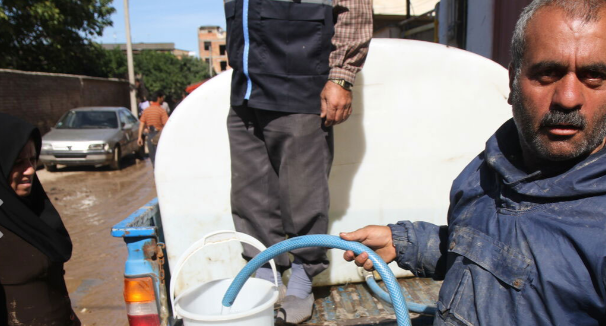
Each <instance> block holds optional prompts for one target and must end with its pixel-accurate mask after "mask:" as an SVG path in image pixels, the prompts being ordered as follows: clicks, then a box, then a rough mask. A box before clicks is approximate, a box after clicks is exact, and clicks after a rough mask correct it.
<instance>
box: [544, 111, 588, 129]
mask: <svg viewBox="0 0 606 326" xmlns="http://www.w3.org/2000/svg"><path fill="white" fill-rule="evenodd" d="M560 125H566V126H567V127H573V128H577V129H585V127H586V126H587V120H585V117H583V116H582V115H581V113H579V110H574V111H568V112H565V111H560V110H553V111H549V112H548V113H547V114H546V115H545V116H544V117H543V119H541V127H557V126H560Z"/></svg>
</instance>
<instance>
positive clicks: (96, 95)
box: [0, 69, 130, 135]
mask: <svg viewBox="0 0 606 326" xmlns="http://www.w3.org/2000/svg"><path fill="white" fill-rule="evenodd" d="M0 103H1V105H0V112H3V113H7V114H10V115H13V116H16V117H19V118H22V119H24V120H26V121H28V122H30V123H32V124H34V125H36V126H37V127H38V128H40V131H41V132H42V134H43V135H44V134H45V133H46V132H47V131H49V130H50V128H51V127H52V126H54V125H55V124H56V123H57V121H58V120H59V118H61V116H62V115H63V114H64V113H65V112H66V111H67V110H69V109H72V108H76V107H83V106H123V107H126V108H130V97H129V87H128V81H126V80H122V79H114V78H111V79H105V78H95V77H87V76H77V75H65V74H48V73H39V72H26V71H19V70H8V69H0Z"/></svg>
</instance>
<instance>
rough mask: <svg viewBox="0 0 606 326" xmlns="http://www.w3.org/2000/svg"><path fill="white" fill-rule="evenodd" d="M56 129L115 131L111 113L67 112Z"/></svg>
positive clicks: (114, 119) (114, 114)
mask: <svg viewBox="0 0 606 326" xmlns="http://www.w3.org/2000/svg"><path fill="white" fill-rule="evenodd" d="M56 127H57V129H116V128H118V119H117V118H116V113H115V112H113V111H69V112H67V114H65V115H64V116H63V118H61V120H59V122H58V123H57V126H56Z"/></svg>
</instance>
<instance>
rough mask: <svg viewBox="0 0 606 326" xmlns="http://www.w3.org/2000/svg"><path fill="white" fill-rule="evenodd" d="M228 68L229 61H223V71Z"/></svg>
mask: <svg viewBox="0 0 606 326" xmlns="http://www.w3.org/2000/svg"><path fill="white" fill-rule="evenodd" d="M226 69H227V62H226V61H221V71H225V70H226Z"/></svg>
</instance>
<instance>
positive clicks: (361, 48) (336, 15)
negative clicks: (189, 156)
mask: <svg viewBox="0 0 606 326" xmlns="http://www.w3.org/2000/svg"><path fill="white" fill-rule="evenodd" d="M225 15H226V20H227V53H228V56H229V65H230V66H231V67H232V68H233V73H232V82H231V109H230V112H229V116H228V118H227V128H228V134H229V142H230V152H231V173H232V188H231V209H232V216H233V219H234V225H235V228H236V230H237V231H240V232H244V233H247V234H249V235H252V236H254V237H255V238H257V239H259V240H260V241H261V242H262V243H263V244H264V245H266V246H270V245H273V244H275V243H277V242H280V241H282V240H284V239H286V238H287V237H296V236H300V235H306V234H323V233H326V232H327V231H328V206H329V203H330V200H329V193H328V175H329V173H330V168H331V165H332V159H333V136H332V126H333V125H335V124H338V123H341V122H344V121H345V120H347V118H348V116H349V115H350V114H351V112H352V109H351V99H352V95H351V90H352V87H353V84H354V81H355V77H356V73H357V72H358V71H360V69H361V68H362V64H363V63H364V60H365V58H366V53H367V51H368V44H369V42H370V38H371V36H372V1H371V0H225ZM243 255H244V257H245V258H246V259H250V258H251V257H253V256H254V255H255V252H254V250H252V249H251V248H250V247H248V246H244V254H243ZM292 255H293V256H294V260H293V262H292V274H291V277H290V280H289V283H288V289H287V290H286V292H285V294H286V297H285V298H284V300H283V302H282V307H281V308H282V309H281V310H280V312H279V313H278V318H280V319H284V320H285V321H287V322H290V323H299V322H302V321H304V320H306V319H308V318H309V317H311V312H312V306H313V301H314V297H313V294H312V292H311V289H312V286H311V285H312V278H313V277H314V276H315V275H317V274H319V273H320V272H322V271H323V270H325V269H326V268H327V267H328V259H327V257H326V249H324V248H303V249H298V250H294V251H293V252H292ZM275 262H276V265H278V269H279V270H280V274H281V273H282V272H283V271H284V270H286V269H288V268H289V267H291V262H290V260H289V258H288V256H287V255H286V254H283V255H281V256H279V257H276V258H275ZM257 277H260V278H264V279H267V280H270V281H273V275H272V273H271V270H270V269H269V268H268V267H262V268H260V269H259V270H258V271H257ZM278 282H281V278H278ZM280 289H281V294H283V293H284V291H283V290H284V286H280Z"/></svg>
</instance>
